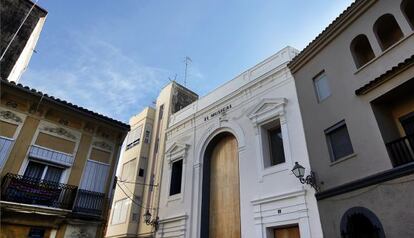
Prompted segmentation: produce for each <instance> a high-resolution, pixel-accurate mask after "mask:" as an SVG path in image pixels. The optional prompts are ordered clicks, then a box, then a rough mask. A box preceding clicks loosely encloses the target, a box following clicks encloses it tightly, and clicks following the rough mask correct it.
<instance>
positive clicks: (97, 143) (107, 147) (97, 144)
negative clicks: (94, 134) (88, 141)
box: [92, 141, 113, 151]
mask: <svg viewBox="0 0 414 238" xmlns="http://www.w3.org/2000/svg"><path fill="white" fill-rule="evenodd" d="M92 145H93V146H95V147H99V148H101V149H104V150H107V151H112V150H113V146H112V145H111V144H109V143H107V142H105V141H94V142H93V143H92Z"/></svg>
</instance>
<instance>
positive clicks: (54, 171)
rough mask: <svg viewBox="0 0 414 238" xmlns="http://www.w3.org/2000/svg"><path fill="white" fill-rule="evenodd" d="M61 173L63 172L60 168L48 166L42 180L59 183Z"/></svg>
mask: <svg viewBox="0 0 414 238" xmlns="http://www.w3.org/2000/svg"><path fill="white" fill-rule="evenodd" d="M62 173H63V169H62V168H57V167H53V166H48V168H47V171H46V175H45V178H44V180H47V181H50V182H55V183H59V182H60V177H61V176H62Z"/></svg>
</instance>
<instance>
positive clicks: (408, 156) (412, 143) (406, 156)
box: [386, 134, 414, 167]
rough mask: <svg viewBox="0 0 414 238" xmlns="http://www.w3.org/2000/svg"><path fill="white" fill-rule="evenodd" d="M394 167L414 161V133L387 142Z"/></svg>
mask: <svg viewBox="0 0 414 238" xmlns="http://www.w3.org/2000/svg"><path fill="white" fill-rule="evenodd" d="M386 145H387V150H388V153H389V155H390V157H391V161H392V164H393V166H394V167H397V166H400V165H404V164H407V163H411V162H414V134H413V135H409V136H405V137H402V138H399V139H397V140H394V141H391V142H389V143H387V144H386Z"/></svg>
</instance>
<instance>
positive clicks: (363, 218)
mask: <svg viewBox="0 0 414 238" xmlns="http://www.w3.org/2000/svg"><path fill="white" fill-rule="evenodd" d="M341 237H342V238H385V233H384V229H383V228H382V225H381V222H380V221H379V219H378V218H377V216H375V214H374V213H373V212H371V211H370V210H368V209H366V208H364V207H353V208H351V209H349V210H348V211H346V212H345V214H344V215H343V216H342V219H341Z"/></svg>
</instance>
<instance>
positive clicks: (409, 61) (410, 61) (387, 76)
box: [355, 55, 414, 96]
mask: <svg viewBox="0 0 414 238" xmlns="http://www.w3.org/2000/svg"><path fill="white" fill-rule="evenodd" d="M413 64H414V55H412V56H411V57H409V58H407V59H405V60H404V61H403V62H400V63H399V64H397V65H395V66H394V67H392V68H391V69H389V70H387V71H386V72H385V73H383V74H381V75H380V76H378V77H376V78H375V79H373V80H371V81H369V82H368V83H367V84H365V85H364V86H362V87H360V88H358V89H357V90H355V95H357V96H360V95H364V94H366V93H368V92H369V91H371V90H372V89H374V88H376V87H378V86H379V85H381V84H383V83H385V82H386V81H387V80H389V79H390V78H392V76H393V75H395V74H396V73H399V72H400V71H402V70H404V69H406V68H408V67H411V66H412V65H413Z"/></svg>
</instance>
